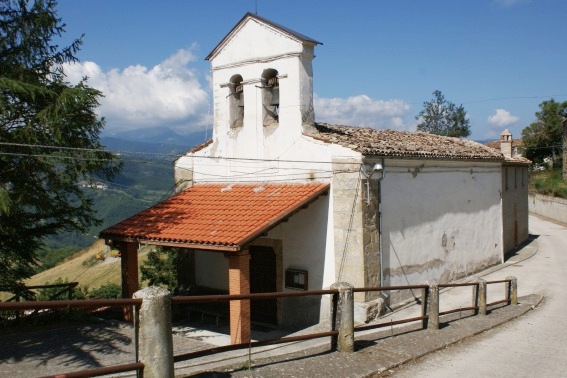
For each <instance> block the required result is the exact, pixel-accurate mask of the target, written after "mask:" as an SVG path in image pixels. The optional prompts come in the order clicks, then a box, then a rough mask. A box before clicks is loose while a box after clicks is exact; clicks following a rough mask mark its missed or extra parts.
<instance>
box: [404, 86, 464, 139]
mask: <svg viewBox="0 0 567 378" xmlns="http://www.w3.org/2000/svg"><path fill="white" fill-rule="evenodd" d="M415 119H416V120H418V121H419V123H418V124H417V130H418V131H424V132H427V133H431V134H437V135H444V136H450V137H457V138H464V137H468V136H469V135H470V134H471V127H470V122H469V120H468V118H467V112H466V111H465V108H464V107H463V105H459V106H455V104H453V103H452V102H449V101H447V100H445V96H443V94H442V93H441V91H439V90H435V91H434V92H433V99H432V100H431V101H426V102H424V103H423V110H422V111H420V112H419V114H418V115H417V116H415Z"/></svg>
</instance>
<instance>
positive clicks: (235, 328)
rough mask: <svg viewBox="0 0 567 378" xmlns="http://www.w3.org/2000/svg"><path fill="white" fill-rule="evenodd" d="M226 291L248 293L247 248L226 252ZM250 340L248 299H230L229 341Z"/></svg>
mask: <svg viewBox="0 0 567 378" xmlns="http://www.w3.org/2000/svg"><path fill="white" fill-rule="evenodd" d="M226 256H227V258H228V293H229V294H230V295H238V294H250V254H249V253H248V250H244V251H240V252H236V253H227V254H226ZM248 341H250V301H249V300H245V301H230V342H231V344H240V343H246V342H248Z"/></svg>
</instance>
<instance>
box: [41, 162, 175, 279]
mask: <svg viewBox="0 0 567 378" xmlns="http://www.w3.org/2000/svg"><path fill="white" fill-rule="evenodd" d="M173 188H174V180H173V161H171V160H169V161H168V160H164V159H152V160H150V159H147V160H140V159H138V161H132V160H126V159H125V161H124V167H123V170H122V172H121V174H120V175H118V176H117V177H116V178H115V180H113V182H106V181H100V182H97V186H96V187H95V188H91V187H85V192H86V193H87V194H88V195H89V196H90V198H92V199H93V203H94V208H95V209H96V211H97V214H98V218H99V219H101V220H102V224H101V225H100V226H96V227H92V228H91V229H90V230H89V232H88V233H85V234H80V233H77V232H64V233H60V234H58V235H55V236H52V237H50V238H49V239H47V240H46V248H45V249H44V250H41V251H39V253H38V257H39V261H40V263H41V266H40V267H39V268H38V270H37V272H40V271H42V270H45V269H50V268H52V267H54V266H56V265H57V264H58V263H61V262H62V261H64V260H65V259H66V258H67V257H69V256H71V255H72V254H74V253H76V252H77V251H79V250H81V249H83V248H85V247H88V246H90V245H91V244H92V243H94V242H95V241H96V240H97V239H98V233H99V232H100V231H101V230H103V229H105V228H107V227H109V226H111V225H113V224H115V223H117V222H120V221H121V220H123V219H125V218H128V217H130V216H132V215H134V214H136V213H138V212H140V211H142V210H144V209H146V208H148V207H150V206H152V205H154V204H155V203H157V202H159V201H161V200H163V199H165V198H167V197H168V196H169V195H171V193H172V192H173Z"/></svg>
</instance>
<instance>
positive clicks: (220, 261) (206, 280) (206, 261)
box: [195, 250, 228, 291]
mask: <svg viewBox="0 0 567 378" xmlns="http://www.w3.org/2000/svg"><path fill="white" fill-rule="evenodd" d="M195 283H196V285H197V286H204V287H208V288H211V289H217V290H225V291H228V259H227V258H226V257H225V256H224V253H222V252H211V251H202V250H195Z"/></svg>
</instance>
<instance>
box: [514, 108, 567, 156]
mask: <svg viewBox="0 0 567 378" xmlns="http://www.w3.org/2000/svg"><path fill="white" fill-rule="evenodd" d="M539 109H540V110H539V111H538V112H536V113H535V116H536V121H535V122H532V123H531V124H530V125H529V126H527V127H525V128H524V129H523V130H522V142H523V145H524V148H525V150H526V153H525V154H526V157H527V158H528V159H530V160H532V161H533V162H534V163H540V164H541V163H542V162H543V160H544V159H545V158H551V159H552V162H553V164H554V165H555V164H557V163H558V161H559V160H560V159H561V151H562V150H563V147H562V144H563V125H562V122H563V120H564V119H565V118H566V117H567V101H564V102H557V101H555V100H554V99H551V100H546V101H543V102H542V103H540V104H539Z"/></svg>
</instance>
